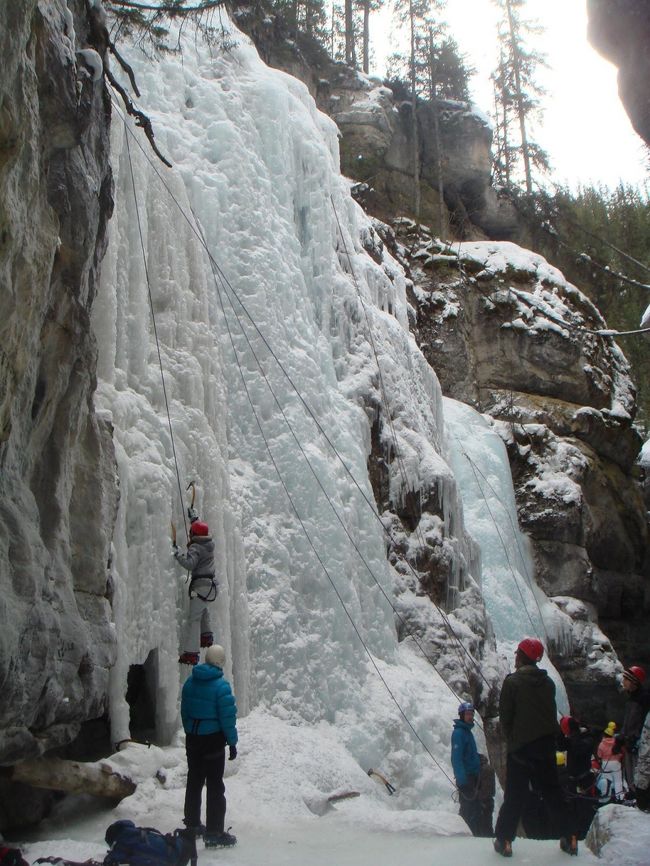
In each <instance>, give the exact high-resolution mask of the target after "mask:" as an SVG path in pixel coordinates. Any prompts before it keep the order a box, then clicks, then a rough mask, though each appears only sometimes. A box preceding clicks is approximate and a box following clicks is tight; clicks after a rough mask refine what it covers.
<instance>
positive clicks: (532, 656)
mask: <svg viewBox="0 0 650 866" xmlns="http://www.w3.org/2000/svg"><path fill="white" fill-rule="evenodd" d="M517 652H520V653H522V655H524V656H526V658H527V659H528V660H529V661H531V662H534V664H537V662H539V661H541V660H542V656H543V655H544V645H543V644H542V642H541V640H537V638H536V637H525V638H524V639H523V640H522V641H520V642H519V645H518V647H517Z"/></svg>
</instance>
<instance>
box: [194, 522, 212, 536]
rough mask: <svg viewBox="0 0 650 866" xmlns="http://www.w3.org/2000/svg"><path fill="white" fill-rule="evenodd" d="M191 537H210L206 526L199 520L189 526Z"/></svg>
mask: <svg viewBox="0 0 650 866" xmlns="http://www.w3.org/2000/svg"><path fill="white" fill-rule="evenodd" d="M192 535H210V530H209V528H208V524H207V523H203V522H202V521H201V520H195V521H194V523H193V524H192V525H191V526H190V536H192Z"/></svg>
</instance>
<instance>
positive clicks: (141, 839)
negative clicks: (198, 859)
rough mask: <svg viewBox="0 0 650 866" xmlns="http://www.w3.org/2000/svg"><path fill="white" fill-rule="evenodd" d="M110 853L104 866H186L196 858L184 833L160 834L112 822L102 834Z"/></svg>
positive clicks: (189, 839)
mask: <svg viewBox="0 0 650 866" xmlns="http://www.w3.org/2000/svg"><path fill="white" fill-rule="evenodd" d="M105 839H106V844H107V845H108V846H109V847H110V850H109V852H108V854H107V855H106V857H104V866H117V864H118V863H127V864H129V866H187V863H188V862H189V860H190V858H192V857H193V856H196V854H195V851H196V847H195V845H196V840H195V839H194V837H193V836H192V835H191V834H190V833H187V831H185V830H174V832H173V833H164V834H163V833H161V832H159V831H158V830H154V829H153V828H152V827H136V826H135V824H134V823H133V821H128V820H123V821H115V823H113V824H111V825H110V827H109V828H108V829H107V830H106V836H105Z"/></svg>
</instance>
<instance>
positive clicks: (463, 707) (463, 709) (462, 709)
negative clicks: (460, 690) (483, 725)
mask: <svg viewBox="0 0 650 866" xmlns="http://www.w3.org/2000/svg"><path fill="white" fill-rule="evenodd" d="M470 711H471V712H474V704H473V703H472V702H471V701H463V702H462V704H460V706H459V707H458V715H459V716H460V717H461V718H462V717H463V713H469V712H470Z"/></svg>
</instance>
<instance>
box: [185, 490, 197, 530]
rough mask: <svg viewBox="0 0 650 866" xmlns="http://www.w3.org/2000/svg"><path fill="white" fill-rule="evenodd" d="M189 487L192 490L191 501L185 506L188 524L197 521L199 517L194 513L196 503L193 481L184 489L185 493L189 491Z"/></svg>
mask: <svg viewBox="0 0 650 866" xmlns="http://www.w3.org/2000/svg"><path fill="white" fill-rule="evenodd" d="M190 487H191V488H192V500H191V502H190V504H189V505H188V506H187V516H188V517H189V519H190V523H194V521H195V520H198V519H199V515H198V514H197V513H196V511H195V509H194V502H195V501H196V484H195V483H194V481H190V483H189V484H188V485H187V487H186V488H185V491H186V492H187V491H188V490H189V489H190Z"/></svg>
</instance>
